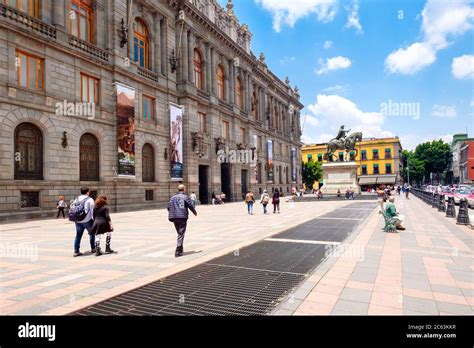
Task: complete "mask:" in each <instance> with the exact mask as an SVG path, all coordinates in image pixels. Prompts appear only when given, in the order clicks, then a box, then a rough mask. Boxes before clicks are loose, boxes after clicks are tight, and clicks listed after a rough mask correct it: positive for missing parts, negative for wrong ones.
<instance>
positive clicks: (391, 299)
mask: <svg viewBox="0 0 474 348" xmlns="http://www.w3.org/2000/svg"><path fill="white" fill-rule="evenodd" d="M396 204H397V207H398V209H399V211H400V213H401V214H403V215H405V218H406V222H405V226H406V227H407V230H406V231H400V233H389V234H387V233H385V232H383V231H382V227H383V218H382V216H381V215H380V214H378V213H377V212H374V213H373V214H372V215H371V217H369V219H368V220H367V222H366V224H365V225H363V226H361V229H360V230H359V231H358V232H356V233H354V234H353V235H352V236H351V237H350V239H349V240H348V241H346V243H347V244H346V254H345V255H341V256H339V257H337V255H336V256H335V257H331V258H329V259H328V260H327V261H326V262H325V263H323V264H322V265H321V266H320V267H319V268H318V269H317V270H316V271H315V272H314V273H313V274H312V276H311V277H309V278H308V280H307V281H306V282H305V283H303V284H302V285H301V286H300V287H299V289H297V290H296V291H294V292H293V294H291V295H290V296H289V297H288V299H287V300H286V301H285V302H284V303H283V304H282V305H281V306H280V307H279V308H278V309H277V310H276V311H275V312H274V314H276V315H329V314H333V315H367V314H369V315H384V314H385V315H403V314H405V315H449V314H456V315H469V314H470V315H472V314H473V313H474V272H473V271H474V262H473V261H474V252H473V248H474V243H473V236H474V230H471V229H470V228H469V227H466V226H458V225H456V220H454V219H447V218H445V217H444V214H442V213H438V212H437V211H436V210H435V209H433V208H431V207H429V206H428V205H426V204H425V203H423V202H422V201H421V200H419V199H418V198H416V197H412V198H411V199H410V200H406V199H405V198H403V197H397V200H396ZM358 251H360V252H358Z"/></svg>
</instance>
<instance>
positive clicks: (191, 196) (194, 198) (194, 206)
mask: <svg viewBox="0 0 474 348" xmlns="http://www.w3.org/2000/svg"><path fill="white" fill-rule="evenodd" d="M189 198H191V203H192V204H193V208H196V202H197V196H196V194H195V193H194V192H193V193H191V195H190V196H189Z"/></svg>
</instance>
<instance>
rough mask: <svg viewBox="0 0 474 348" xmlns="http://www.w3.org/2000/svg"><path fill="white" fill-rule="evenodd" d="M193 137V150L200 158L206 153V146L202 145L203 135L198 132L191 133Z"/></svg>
mask: <svg viewBox="0 0 474 348" xmlns="http://www.w3.org/2000/svg"><path fill="white" fill-rule="evenodd" d="M191 136H192V139H193V151H194V153H195V154H196V155H198V156H199V158H202V157H204V156H205V155H206V147H205V145H204V135H203V134H202V133H199V132H192V133H191Z"/></svg>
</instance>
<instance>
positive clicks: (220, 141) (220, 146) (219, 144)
mask: <svg viewBox="0 0 474 348" xmlns="http://www.w3.org/2000/svg"><path fill="white" fill-rule="evenodd" d="M214 140H215V141H216V153H218V152H219V150H225V144H226V142H225V139H224V138H222V137H219V138H216V139H214Z"/></svg>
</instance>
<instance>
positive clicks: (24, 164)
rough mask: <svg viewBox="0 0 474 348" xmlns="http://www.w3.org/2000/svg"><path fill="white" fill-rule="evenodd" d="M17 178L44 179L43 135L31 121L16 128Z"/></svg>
mask: <svg viewBox="0 0 474 348" xmlns="http://www.w3.org/2000/svg"><path fill="white" fill-rule="evenodd" d="M14 160H15V180H43V135H42V133H41V131H40V130H39V128H38V127H36V126H35V125H33V124H31V123H21V124H20V125H18V127H16V129H15V158H14Z"/></svg>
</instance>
